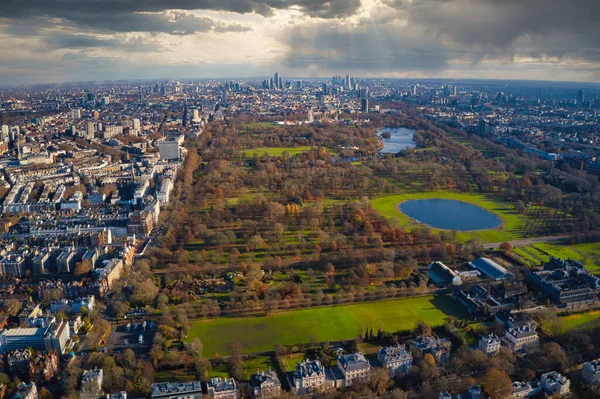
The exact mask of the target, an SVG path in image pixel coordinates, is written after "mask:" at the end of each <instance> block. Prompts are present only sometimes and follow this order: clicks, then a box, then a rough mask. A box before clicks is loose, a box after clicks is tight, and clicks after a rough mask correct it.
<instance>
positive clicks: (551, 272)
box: [529, 258, 600, 308]
mask: <svg viewBox="0 0 600 399" xmlns="http://www.w3.org/2000/svg"><path fill="white" fill-rule="evenodd" d="M529 280H530V281H531V283H532V284H533V285H534V286H536V287H537V288H538V289H539V290H540V291H542V292H543V293H544V294H545V295H546V296H547V297H548V298H549V299H550V300H551V301H552V302H553V303H555V304H557V305H566V306H567V307H571V308H572V307H577V306H583V305H589V304H593V303H594V301H595V300H596V296H597V295H598V293H600V278H598V277H596V276H593V275H591V274H590V273H588V272H587V270H585V268H584V267H583V265H582V264H581V263H580V262H577V261H573V260H569V259H565V260H562V259H557V258H551V259H550V262H548V263H546V264H544V270H541V271H536V272H533V273H531V274H530V275H529Z"/></svg>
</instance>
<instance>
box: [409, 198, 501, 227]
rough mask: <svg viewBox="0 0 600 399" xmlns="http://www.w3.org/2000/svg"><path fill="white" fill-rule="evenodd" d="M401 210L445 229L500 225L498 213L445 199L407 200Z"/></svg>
mask: <svg viewBox="0 0 600 399" xmlns="http://www.w3.org/2000/svg"><path fill="white" fill-rule="evenodd" d="M400 210H401V211H402V212H404V213H405V214H406V215H408V216H410V217H411V218H413V219H415V220H416V221H418V222H420V223H423V224H426V225H429V226H431V227H435V228H437V229H445V230H457V231H468V230H485V229H492V228H494V227H497V226H500V224H501V223H502V221H501V220H500V218H499V217H498V216H496V215H494V214H493V213H491V212H488V211H486V210H485V209H483V208H480V207H478V206H476V205H472V204H467V203H466V202H461V201H455V200H445V199H424V200H412V201H406V202H403V203H401V204H400Z"/></svg>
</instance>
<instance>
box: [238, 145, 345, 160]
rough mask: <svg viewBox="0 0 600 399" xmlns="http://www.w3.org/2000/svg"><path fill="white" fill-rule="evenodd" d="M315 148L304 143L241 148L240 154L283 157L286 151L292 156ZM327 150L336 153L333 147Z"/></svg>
mask: <svg viewBox="0 0 600 399" xmlns="http://www.w3.org/2000/svg"><path fill="white" fill-rule="evenodd" d="M313 148H316V147H311V146H308V145H303V146H300V147H259V148H252V149H249V150H240V154H243V155H245V156H246V157H253V156H254V154H258V156H259V157H261V156H263V155H264V154H265V153H266V154H268V155H269V156H271V157H281V156H283V153H284V152H287V153H288V154H289V155H290V156H294V155H298V154H302V153H304V152H309V151H310V150H312V149H313ZM326 151H327V152H328V153H330V154H335V152H334V151H333V150H331V149H326Z"/></svg>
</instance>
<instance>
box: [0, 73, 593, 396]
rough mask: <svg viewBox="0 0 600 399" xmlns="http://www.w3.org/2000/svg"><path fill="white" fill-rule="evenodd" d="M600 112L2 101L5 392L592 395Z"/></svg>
mask: <svg viewBox="0 0 600 399" xmlns="http://www.w3.org/2000/svg"><path fill="white" fill-rule="evenodd" d="M599 94H600V86H598V85H595V84H572V83H554V82H525V81H519V82H516V81H511V82H505V81H491V80H490V81H487V80H457V79H455V80H398V79H373V78H359V77H353V76H350V75H345V76H337V75H336V76H333V77H332V78H328V79H315V78H311V79H306V78H304V79H303V78H287V77H283V76H281V75H280V74H279V73H275V74H274V76H273V77H269V78H266V79H265V78H257V79H235V80H230V79H227V80H200V79H198V80H171V79H168V80H159V81H146V80H139V81H114V82H112V81H107V82H103V83H78V84H77V83H71V84H48V85H32V86H27V87H12V88H4V89H3V90H2V91H0V115H1V125H2V126H1V129H2V130H1V132H2V134H1V143H0V150H1V153H2V156H1V158H0V164H1V168H2V174H1V179H2V188H1V189H0V195H1V197H2V224H1V226H2V236H1V245H2V249H1V258H0V276H1V277H2V280H1V283H0V301H1V303H2V310H1V312H2V314H1V316H0V325H1V328H2V329H1V330H0V353H1V354H2V356H1V360H0V365H1V368H2V370H1V371H0V372H1V373H0V383H1V387H2V388H1V391H0V392H1V394H2V395H6V396H7V397H14V398H23V399H33V398H43V399H48V398H51V397H56V398H58V397H65V398H81V399H87V398H99V397H106V398H113V399H117V398H118V399H126V398H127V397H129V398H137V397H149V398H161V399H163V398H165V399H166V398H183V397H186V398H200V397H214V398H241V397H253V398H280V397H281V398H293V397H302V396H306V397H317V398H336V397H341V398H369V397H377V396H380V397H389V398H405V397H411V398H412V397H415V398H440V399H454V398H461V399H463V398H464V399H466V398H472V399H478V398H488V397H490V398H526V397H567V396H573V397H581V398H591V397H597V395H598V394H597V393H596V391H597V390H599V391H600V359H599V358H600V346H598V342H597V339H598V338H597V337H598V336H599V335H598V332H599V331H600V324H598V320H600V319H599V318H598V310H597V309H598V294H599V293H600V278H599V277H598V276H597V274H598V273H600V259H599V258H598V257H599V256H600V245H599V244H597V242H598V241H600V234H598V229H600V218H599V217H598V215H599V214H600V202H599V201H598V198H599V197H598V194H599V193H600V185H599V182H598V175H599V174H600V161H599V160H598V155H599V152H600V147H599V142H598V134H597V133H598V126H599V121H600V120H599V117H598V111H599V110H600V99H599ZM471 213H473V214H472V215H471V216H470V214H471Z"/></svg>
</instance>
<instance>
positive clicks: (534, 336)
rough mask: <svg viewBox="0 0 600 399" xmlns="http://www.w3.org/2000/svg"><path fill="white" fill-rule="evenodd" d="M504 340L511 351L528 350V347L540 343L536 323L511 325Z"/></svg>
mask: <svg viewBox="0 0 600 399" xmlns="http://www.w3.org/2000/svg"><path fill="white" fill-rule="evenodd" d="M504 340H505V341H506V343H507V344H508V347H509V348H510V350H511V351H513V352H520V351H526V350H527V348H528V347H531V346H535V345H537V344H538V343H539V337H538V333H537V331H536V325H535V324H533V323H526V324H522V325H516V326H513V327H509V328H507V329H506V332H505V334H504Z"/></svg>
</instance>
